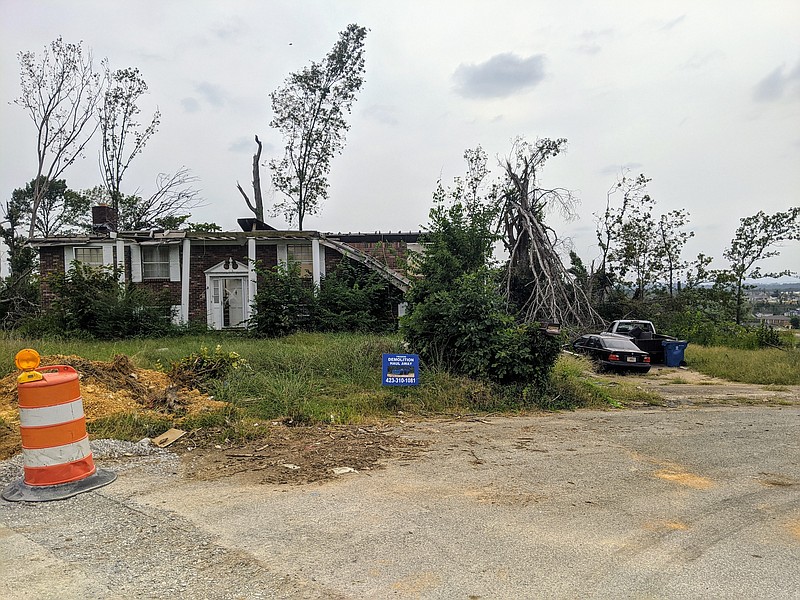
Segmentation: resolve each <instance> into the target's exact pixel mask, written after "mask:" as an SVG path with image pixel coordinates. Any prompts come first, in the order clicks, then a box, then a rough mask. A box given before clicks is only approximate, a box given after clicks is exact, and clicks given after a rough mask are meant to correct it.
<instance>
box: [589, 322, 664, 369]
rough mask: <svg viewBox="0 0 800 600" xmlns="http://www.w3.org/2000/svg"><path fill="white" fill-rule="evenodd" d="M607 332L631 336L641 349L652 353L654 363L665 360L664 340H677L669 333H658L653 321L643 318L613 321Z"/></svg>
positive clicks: (651, 357)
mask: <svg viewBox="0 0 800 600" xmlns="http://www.w3.org/2000/svg"><path fill="white" fill-rule="evenodd" d="M605 332H606V333H617V334H620V335H624V336H627V337H629V338H631V340H633V343H634V344H636V345H637V346H638V347H639V349H640V350H644V351H645V352H647V353H648V354H649V355H650V359H651V360H652V361H653V362H654V363H663V362H664V344H662V342H663V341H665V340H667V341H674V340H675V338H674V337H671V336H669V335H661V334H659V333H656V328H655V326H654V325H653V323H652V322H651V321H643V320H641V319H621V320H619V321H611V323H610V324H609V325H608V327H606V329H605Z"/></svg>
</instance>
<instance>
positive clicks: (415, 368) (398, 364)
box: [382, 354, 419, 385]
mask: <svg viewBox="0 0 800 600" xmlns="http://www.w3.org/2000/svg"><path fill="white" fill-rule="evenodd" d="M382 383H383V385H419V354H384V355H383V381H382Z"/></svg>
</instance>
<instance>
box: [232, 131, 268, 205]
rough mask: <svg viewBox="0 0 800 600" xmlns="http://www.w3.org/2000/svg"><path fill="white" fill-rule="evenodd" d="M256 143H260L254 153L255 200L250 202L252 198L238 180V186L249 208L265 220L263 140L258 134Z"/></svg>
mask: <svg viewBox="0 0 800 600" xmlns="http://www.w3.org/2000/svg"><path fill="white" fill-rule="evenodd" d="M256 144H258V150H256V153H255V154H253V202H250V198H249V197H248V196H247V193H246V192H245V191H244V190H243V189H242V186H241V185H240V184H239V182H238V181H237V182H236V187H237V189H238V190H239V192H240V193H241V194H242V196H243V197H244V201H245V202H246V203H247V208H249V209H250V210H251V211H252V212H253V214H254V215H255V216H256V219H258V220H259V221H263V220H264V200H263V199H262V197H261V172H260V170H259V167H260V165H259V162H260V161H261V141H260V140H259V139H258V136H256Z"/></svg>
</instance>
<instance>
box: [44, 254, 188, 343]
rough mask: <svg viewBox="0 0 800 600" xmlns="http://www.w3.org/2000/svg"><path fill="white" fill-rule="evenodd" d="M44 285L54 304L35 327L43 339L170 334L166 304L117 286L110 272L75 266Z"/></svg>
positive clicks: (160, 298) (156, 296) (155, 296)
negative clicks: (42, 335)
mask: <svg viewBox="0 0 800 600" xmlns="http://www.w3.org/2000/svg"><path fill="white" fill-rule="evenodd" d="M47 282H48V285H49V286H50V290H51V291H52V293H53V294H54V296H55V299H54V301H53V304H52V306H51V308H50V309H49V310H48V311H46V313H45V314H44V316H43V318H42V319H41V320H40V321H38V326H40V327H41V328H42V329H43V333H44V332H47V333H52V334H60V335H75V336H87V337H91V338H97V339H122V338H127V337H137V336H139V337H142V336H152V335H164V334H168V333H171V332H173V326H172V323H171V316H172V315H171V313H170V309H171V307H170V301H169V299H168V298H167V297H166V296H164V295H159V294H154V293H152V292H150V291H149V290H147V289H145V288H141V287H135V286H133V285H130V284H127V285H126V284H122V283H120V282H119V280H118V278H117V275H116V274H115V273H114V271H113V269H109V268H93V267H88V266H86V265H82V264H80V263H78V262H75V263H73V265H72V268H70V270H69V271H68V272H67V273H58V274H54V275H51V276H49V277H48V279H47ZM36 326H37V324H31V325H30V327H31V328H35V327H36Z"/></svg>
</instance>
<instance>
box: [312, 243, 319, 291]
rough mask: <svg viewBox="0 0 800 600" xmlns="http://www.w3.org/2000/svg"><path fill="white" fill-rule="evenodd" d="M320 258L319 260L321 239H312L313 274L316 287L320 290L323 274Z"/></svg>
mask: <svg viewBox="0 0 800 600" xmlns="http://www.w3.org/2000/svg"><path fill="white" fill-rule="evenodd" d="M319 264H320V260H319V239H317V238H314V239H312V240H311V274H312V276H313V278H314V289H315V290H318V289H319V285H320V281H321V275H320V268H319Z"/></svg>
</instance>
